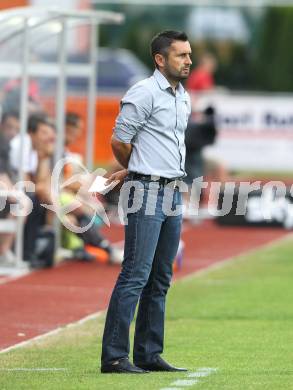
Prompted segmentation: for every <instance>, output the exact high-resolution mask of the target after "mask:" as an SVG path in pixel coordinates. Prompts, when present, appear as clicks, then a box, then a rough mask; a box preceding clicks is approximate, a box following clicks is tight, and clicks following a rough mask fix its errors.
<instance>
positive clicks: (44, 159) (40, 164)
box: [9, 113, 56, 267]
mask: <svg viewBox="0 0 293 390" xmlns="http://www.w3.org/2000/svg"><path fill="white" fill-rule="evenodd" d="M55 140H56V134H55V129H54V126H53V124H52V122H51V121H50V120H49V118H48V117H47V116H46V114H41V113H39V114H34V115H31V116H30V118H29V120H28V130H27V134H25V137H24V139H23V140H22V141H23V142H21V136H20V134H18V135H16V136H15V137H14V138H13V139H12V140H11V142H10V153H9V157H10V164H11V166H12V168H13V169H14V171H15V172H16V173H18V171H19V167H20V164H22V170H23V172H24V180H28V181H32V182H33V183H34V184H35V187H36V191H35V193H31V192H27V195H28V196H29V197H30V199H31V200H32V203H33V209H32V212H31V213H30V214H29V215H28V217H27V219H26V223H25V227H24V240H23V241H24V248H23V251H24V260H25V261H29V262H30V264H31V266H32V267H49V266H52V265H53V260H54V259H53V255H54V253H53V249H52V248H53V243H52V241H53V240H54V233H53V229H52V227H51V226H50V225H51V223H52V212H51V211H48V210H46V209H45V208H44V207H42V206H41V203H48V204H51V203H52V201H51V195H50V178H51V167H52V156H53V153H54V148H55ZM21 147H22V150H21ZM21 154H23V160H22V162H21V161H20V157H21ZM44 232H46V233H44ZM44 234H46V235H48V237H50V238H48V241H50V243H49V244H48V246H50V249H48V248H47V251H46V252H45V253H42V254H38V253H37V248H36V243H37V239H38V237H42V236H43V235H44ZM41 257H42V258H41Z"/></svg>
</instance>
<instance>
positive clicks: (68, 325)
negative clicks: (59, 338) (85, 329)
mask: <svg viewBox="0 0 293 390" xmlns="http://www.w3.org/2000/svg"><path fill="white" fill-rule="evenodd" d="M103 313H104V311H98V312H96V313H93V314H90V315H88V316H86V317H84V318H81V319H80V320H79V321H76V322H71V323H70V324H67V325H64V326H60V327H59V328H56V329H53V330H51V331H50V332H47V333H44V334H41V335H39V336H36V337H33V338H32V339H29V340H25V341H22V342H21V343H17V344H14V345H12V346H11V347H8V348H5V349H2V350H1V351H0V354H1V353H6V352H9V351H12V350H14V349H17V348H20V347H26V346H28V345H30V344H33V343H34V342H35V341H40V340H42V339H44V338H46V337H49V336H53V335H56V334H58V333H60V332H61V331H62V330H65V329H68V328H75V327H76V326H79V325H82V324H84V323H86V322H87V321H90V320H93V319H96V318H99V317H100V315H102V314H103Z"/></svg>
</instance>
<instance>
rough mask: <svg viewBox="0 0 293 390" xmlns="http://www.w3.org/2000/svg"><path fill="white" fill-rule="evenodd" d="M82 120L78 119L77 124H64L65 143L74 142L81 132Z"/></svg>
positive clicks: (67, 144)
mask: <svg viewBox="0 0 293 390" xmlns="http://www.w3.org/2000/svg"><path fill="white" fill-rule="evenodd" d="M82 128H83V122H82V120H79V121H78V122H77V124H76V125H75V126H74V125H66V129H65V145H66V146H69V145H72V144H74V143H75V142H76V141H77V140H78V138H79V137H80V136H81V134H82Z"/></svg>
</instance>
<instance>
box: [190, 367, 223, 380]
mask: <svg viewBox="0 0 293 390" xmlns="http://www.w3.org/2000/svg"><path fill="white" fill-rule="evenodd" d="M216 371H217V369H216V368H211V367H203V368H199V369H198V370H197V371H196V372H191V373H190V374H188V375H187V376H188V378H204V377H206V376H209V375H211V374H212V373H214V372H216Z"/></svg>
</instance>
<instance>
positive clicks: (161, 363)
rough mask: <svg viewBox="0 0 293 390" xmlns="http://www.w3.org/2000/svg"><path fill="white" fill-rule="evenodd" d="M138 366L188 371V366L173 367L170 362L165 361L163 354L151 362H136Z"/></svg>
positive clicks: (147, 368) (154, 369)
mask: <svg viewBox="0 0 293 390" xmlns="http://www.w3.org/2000/svg"><path fill="white" fill-rule="evenodd" d="M135 364H136V366H137V367H140V368H142V369H143V370H148V371H169V372H175V371H187V369H186V368H178V367H173V366H171V365H170V364H169V363H167V362H165V360H164V359H162V358H161V356H156V358H155V360H154V361H153V362H151V363H135Z"/></svg>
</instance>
